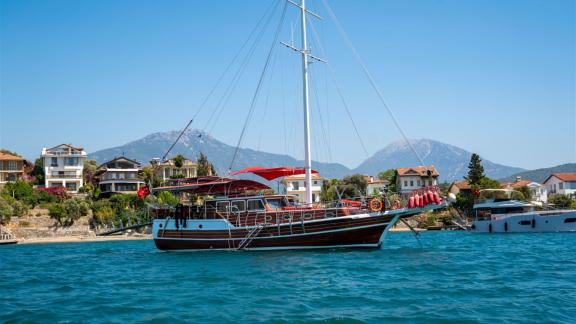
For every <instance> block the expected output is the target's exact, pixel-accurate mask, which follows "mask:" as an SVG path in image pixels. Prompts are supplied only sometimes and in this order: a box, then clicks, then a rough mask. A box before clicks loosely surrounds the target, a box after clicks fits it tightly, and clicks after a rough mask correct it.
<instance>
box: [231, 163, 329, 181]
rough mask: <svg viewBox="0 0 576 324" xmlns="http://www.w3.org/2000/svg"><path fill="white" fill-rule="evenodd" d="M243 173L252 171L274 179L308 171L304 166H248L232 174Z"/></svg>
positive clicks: (268, 178) (267, 178)
mask: <svg viewBox="0 0 576 324" xmlns="http://www.w3.org/2000/svg"><path fill="white" fill-rule="evenodd" d="M241 173H252V174H255V175H257V176H259V177H262V178H264V179H266V180H268V181H270V180H274V179H276V178H280V177H287V176H293V175H298V174H304V173H306V170H305V169H304V168H291V167H280V168H263V167H259V166H254V167H247V168H244V169H242V170H238V171H233V172H232V173H230V174H231V175H236V174H241ZM312 173H315V174H317V173H318V171H316V170H312Z"/></svg>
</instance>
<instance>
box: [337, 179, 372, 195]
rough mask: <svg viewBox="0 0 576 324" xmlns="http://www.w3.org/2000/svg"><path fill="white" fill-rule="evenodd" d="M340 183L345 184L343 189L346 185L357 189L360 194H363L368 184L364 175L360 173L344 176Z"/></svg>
mask: <svg viewBox="0 0 576 324" xmlns="http://www.w3.org/2000/svg"><path fill="white" fill-rule="evenodd" d="M342 184H343V185H344V186H345V189H346V187H349V188H352V189H354V191H358V192H359V193H360V194H365V193H366V186H368V183H367V182H366V179H364V176H363V175H361V174H353V175H351V176H347V177H344V179H342ZM354 196H357V193H355V194H354Z"/></svg>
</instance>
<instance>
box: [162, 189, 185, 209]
mask: <svg viewBox="0 0 576 324" xmlns="http://www.w3.org/2000/svg"><path fill="white" fill-rule="evenodd" d="M158 202H159V203H160V204H163V205H169V206H176V205H177V204H178V203H179V202H180V201H179V200H178V198H176V197H175V196H174V195H173V194H172V193H171V192H170V191H161V192H160V193H159V194H158Z"/></svg>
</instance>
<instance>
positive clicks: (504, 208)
mask: <svg viewBox="0 0 576 324" xmlns="http://www.w3.org/2000/svg"><path fill="white" fill-rule="evenodd" d="M533 211H534V205H532V204H529V203H526V202H522V201H518V200H513V199H498V198H496V199H490V200H485V201H482V202H479V203H476V204H474V210H473V216H474V218H475V219H476V220H490V219H492V216H493V215H497V216H502V215H508V214H522V213H529V212H533Z"/></svg>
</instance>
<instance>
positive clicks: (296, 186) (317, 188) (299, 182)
mask: <svg viewBox="0 0 576 324" xmlns="http://www.w3.org/2000/svg"><path fill="white" fill-rule="evenodd" d="M305 178H306V177H305V175H303V174H299V175H293V176H288V177H284V179H282V185H283V186H284V190H285V192H286V194H287V195H294V196H296V199H297V200H298V201H299V202H300V203H305V202H306V181H305ZM322 181H323V178H322V177H321V176H319V175H318V174H312V201H313V202H320V192H322Z"/></svg>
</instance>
